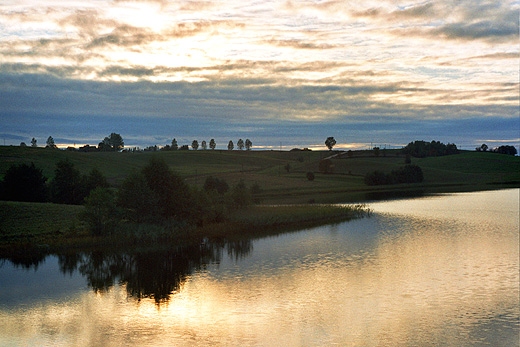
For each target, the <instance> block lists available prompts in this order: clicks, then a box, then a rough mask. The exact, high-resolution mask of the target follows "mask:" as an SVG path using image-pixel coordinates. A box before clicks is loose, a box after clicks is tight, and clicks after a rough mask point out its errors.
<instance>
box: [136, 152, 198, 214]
mask: <svg viewBox="0 0 520 347" xmlns="http://www.w3.org/2000/svg"><path fill="white" fill-rule="evenodd" d="M142 173H143V175H144V178H145V180H146V183H147V185H148V188H150V189H151V190H152V191H153V192H154V194H155V196H156V198H157V210H156V211H157V213H158V214H159V216H160V217H162V218H164V219H169V218H173V219H177V220H187V219H189V217H190V215H189V211H190V209H191V207H192V206H190V190H189V187H188V185H187V184H186V183H185V182H184V180H183V179H182V178H181V177H180V176H178V175H176V174H175V173H173V171H172V170H170V168H169V167H168V165H167V164H166V162H164V161H163V160H160V159H157V158H152V159H151V160H150V162H149V163H148V164H147V165H146V166H145V167H144V168H143V170H142Z"/></svg>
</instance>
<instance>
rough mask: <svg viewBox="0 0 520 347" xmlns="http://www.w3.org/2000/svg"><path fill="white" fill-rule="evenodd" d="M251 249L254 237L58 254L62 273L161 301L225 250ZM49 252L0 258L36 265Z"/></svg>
mask: <svg viewBox="0 0 520 347" xmlns="http://www.w3.org/2000/svg"><path fill="white" fill-rule="evenodd" d="M251 251H252V243H251V240H240V241H234V242H230V241H218V242H210V241H204V242H202V243H200V244H194V245H190V246H183V247H172V248H168V249H160V250H157V249H156V250H146V251H143V250H137V249H134V250H126V251H124V252H114V251H106V250H94V251H88V252H75V253H70V252H69V253H59V254H55V255H56V256H57V257H58V264H59V267H60V271H61V272H63V274H68V275H72V274H74V273H75V272H76V271H77V272H78V273H79V274H81V275H82V276H83V277H84V278H85V279H86V281H87V284H88V286H89V287H91V288H92V289H93V290H94V291H95V292H106V291H108V290H110V289H111V288H112V287H113V286H114V285H116V284H120V285H126V290H127V292H128V294H129V295H130V296H131V297H133V298H135V299H136V300H141V299H143V298H150V299H153V300H155V303H156V304H157V305H160V304H161V303H164V302H167V301H168V300H169V299H170V296H171V295H172V294H174V293H175V292H177V291H179V289H180V288H181V286H182V285H183V283H184V282H185V281H186V279H187V278H188V277H189V275H191V274H192V273H193V272H195V271H200V270H203V269H205V268H206V266H207V265H208V264H219V263H220V260H221V259H222V256H223V255H224V252H226V254H227V255H228V256H229V257H230V258H231V259H234V260H239V259H242V258H244V257H246V256H248V255H249V254H250V253H251ZM50 255H52V254H49V253H45V252H44V251H41V250H40V251H38V252H36V250H34V249H33V250H31V251H26V252H21V253H17V254H16V255H10V256H9V257H4V258H3V259H1V260H0V261H2V260H3V261H6V260H9V261H10V262H12V263H13V264H14V265H15V266H22V267H23V268H26V269H30V268H34V269H37V268H38V265H39V264H41V263H42V262H43V261H45V258H46V257H47V256H50Z"/></svg>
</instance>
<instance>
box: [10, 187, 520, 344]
mask: <svg viewBox="0 0 520 347" xmlns="http://www.w3.org/2000/svg"><path fill="white" fill-rule="evenodd" d="M519 194H520V190H518V189H513V190H502V191H492V192H479V193H463V194H453V195H439V196H434V197H425V198H418V199H406V200H399V201H387V202H374V203H372V204H370V206H371V208H372V209H373V211H374V213H373V215H372V216H371V217H370V218H366V219H362V220H356V221H351V222H348V223H342V224H338V225H333V226H325V227H320V228H314V229H308V230H302V231H300V232H297V233H290V234H283V235H280V236H277V237H269V238H264V239H258V240H252V241H243V242H238V243H233V244H224V243H221V244H212V243H206V244H203V245H196V246H193V247H191V248H188V249H177V250H170V251H157V252H150V253H136V252H134V253H128V254H107V253H102V252H90V253H82V254H67V255H52V256H48V257H46V258H44V259H33V260H31V261H22V260H19V259H11V260H7V259H5V260H0V346H132V345H133V346H193V345H198V346H519V332H520V324H519V316H520V309H519Z"/></svg>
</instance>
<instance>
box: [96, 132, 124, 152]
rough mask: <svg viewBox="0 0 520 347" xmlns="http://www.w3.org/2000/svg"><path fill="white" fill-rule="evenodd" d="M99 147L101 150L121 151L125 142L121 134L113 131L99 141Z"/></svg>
mask: <svg viewBox="0 0 520 347" xmlns="http://www.w3.org/2000/svg"><path fill="white" fill-rule="evenodd" d="M98 147H99V149H100V150H101V151H120V150H122V149H123V148H124V147H125V142H124V141H123V138H122V137H121V135H119V134H117V133H111V134H110V136H107V137H105V138H104V139H103V141H102V142H100V143H99V146H98Z"/></svg>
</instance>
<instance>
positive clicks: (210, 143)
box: [209, 139, 217, 149]
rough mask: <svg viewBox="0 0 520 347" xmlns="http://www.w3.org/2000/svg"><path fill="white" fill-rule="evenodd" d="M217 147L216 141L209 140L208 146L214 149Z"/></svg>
mask: <svg viewBox="0 0 520 347" xmlns="http://www.w3.org/2000/svg"><path fill="white" fill-rule="evenodd" d="M216 147H217V143H216V142H215V139H211V140H209V148H211V149H215V148H216Z"/></svg>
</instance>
